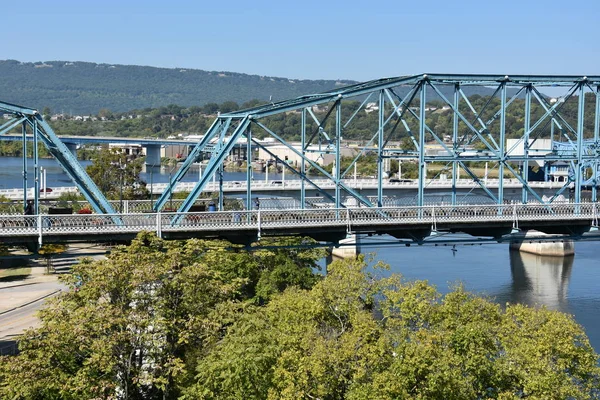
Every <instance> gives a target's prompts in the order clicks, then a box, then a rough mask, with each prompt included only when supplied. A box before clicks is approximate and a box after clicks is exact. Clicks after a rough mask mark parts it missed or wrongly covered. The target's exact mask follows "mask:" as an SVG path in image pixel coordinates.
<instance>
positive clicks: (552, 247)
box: [510, 231, 575, 257]
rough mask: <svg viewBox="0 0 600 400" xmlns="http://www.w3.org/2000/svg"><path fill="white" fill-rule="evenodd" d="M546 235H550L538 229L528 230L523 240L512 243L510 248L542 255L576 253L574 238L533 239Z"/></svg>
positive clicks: (561, 255) (568, 254)
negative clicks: (554, 239)
mask: <svg viewBox="0 0 600 400" xmlns="http://www.w3.org/2000/svg"><path fill="white" fill-rule="evenodd" d="M544 236H549V235H547V234H545V233H543V232H538V231H527V233H525V234H524V235H523V237H522V239H521V240H519V241H517V242H513V243H511V244H510V249H511V250H518V251H521V252H524V253H531V254H537V255H540V256H553V257H564V256H570V255H573V254H575V242H574V241H573V240H568V239H565V240H560V239H557V240H556V241H548V240H546V241H544V240H535V239H532V238H534V237H537V238H539V237H544ZM528 237H529V238H530V239H529V240H528V239H527V238H528Z"/></svg>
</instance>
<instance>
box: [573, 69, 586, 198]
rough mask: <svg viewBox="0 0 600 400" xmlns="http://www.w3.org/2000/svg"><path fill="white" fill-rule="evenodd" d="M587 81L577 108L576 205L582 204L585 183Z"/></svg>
mask: <svg viewBox="0 0 600 400" xmlns="http://www.w3.org/2000/svg"><path fill="white" fill-rule="evenodd" d="M584 89H585V79H584V81H583V82H581V84H580V85H579V105H578V108H577V167H576V168H575V203H581V184H582V183H583V179H582V178H583V172H584V171H583V118H584V111H585V110H584V107H585V91H584Z"/></svg>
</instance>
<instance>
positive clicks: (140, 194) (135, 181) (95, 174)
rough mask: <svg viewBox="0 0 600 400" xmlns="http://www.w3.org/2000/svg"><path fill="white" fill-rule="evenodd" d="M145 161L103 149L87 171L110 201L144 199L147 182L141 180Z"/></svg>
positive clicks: (114, 150) (116, 151)
mask: <svg viewBox="0 0 600 400" xmlns="http://www.w3.org/2000/svg"><path fill="white" fill-rule="evenodd" d="M142 163H143V159H141V158H130V157H128V156H127V155H126V154H124V153H122V152H120V151H119V150H117V149H110V148H107V147H106V148H103V149H102V150H101V151H99V152H97V153H96V154H95V156H94V157H93V158H92V163H91V164H90V165H88V166H87V168H86V171H87V173H88V175H89V176H90V178H92V180H93V181H94V183H95V184H96V185H97V186H98V188H99V189H100V191H101V192H102V193H104V195H105V196H107V197H108V198H110V199H118V198H121V197H122V198H123V199H128V200H133V199H144V198H147V196H148V189H147V188H146V182H144V181H143V180H142V179H141V178H140V172H141V171H142Z"/></svg>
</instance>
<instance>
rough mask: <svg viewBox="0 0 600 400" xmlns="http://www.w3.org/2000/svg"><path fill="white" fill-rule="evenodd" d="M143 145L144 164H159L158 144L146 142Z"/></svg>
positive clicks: (154, 165)
mask: <svg viewBox="0 0 600 400" xmlns="http://www.w3.org/2000/svg"><path fill="white" fill-rule="evenodd" d="M144 147H146V165H147V166H149V167H158V166H160V145H159V144H148V145H146V146H144Z"/></svg>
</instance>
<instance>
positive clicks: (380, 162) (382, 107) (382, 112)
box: [377, 90, 385, 207]
mask: <svg viewBox="0 0 600 400" xmlns="http://www.w3.org/2000/svg"><path fill="white" fill-rule="evenodd" d="M383 95H384V91H383V90H380V91H379V130H378V131H377V207H382V206H383V126H384V117H385V97H383Z"/></svg>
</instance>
